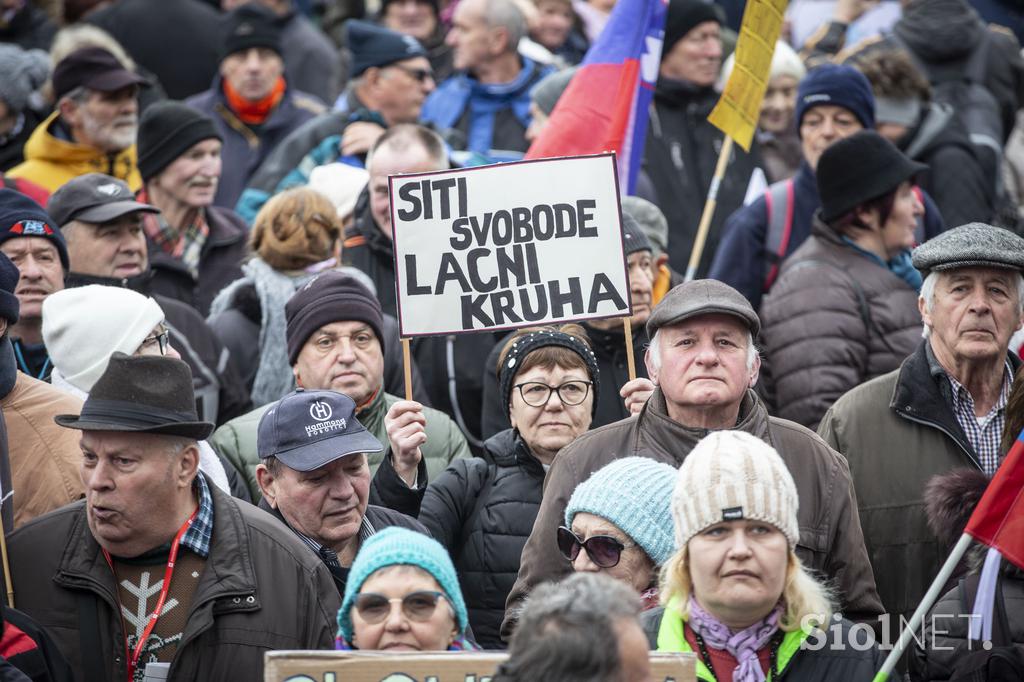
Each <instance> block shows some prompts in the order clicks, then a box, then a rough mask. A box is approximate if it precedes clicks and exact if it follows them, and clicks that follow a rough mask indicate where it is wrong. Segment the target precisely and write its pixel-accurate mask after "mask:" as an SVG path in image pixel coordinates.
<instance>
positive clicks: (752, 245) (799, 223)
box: [708, 163, 946, 310]
mask: <svg viewBox="0 0 1024 682" xmlns="http://www.w3.org/2000/svg"><path fill="white" fill-rule="evenodd" d="M793 182H794V186H793V229H792V232H791V233H790V238H789V244H788V246H787V248H786V251H785V253H784V254H783V256H782V258H783V260H784V259H785V258H787V257H788V256H789V254H791V253H793V252H794V251H796V249H797V248H798V247H799V246H800V245H801V244H803V243H804V240H805V239H807V238H808V237H809V236H810V235H811V225H812V223H813V222H814V221H813V218H814V212H815V211H817V210H818V209H819V208H821V197H820V196H819V195H818V183H817V181H816V180H815V179H814V171H813V170H811V167H810V166H809V165H807V163H802V164H801V165H800V170H799V172H797V174H796V177H795V178H793ZM922 194H923V196H924V228H925V236H926V237H927V238H928V239H931V238H932V237H934V236H935V235H937V234H939V233H940V232H942V231H943V230H944V229H946V228H945V223H943V221H942V215H941V214H940V213H939V209H938V207H936V205H935V202H934V201H932V199H931V197H929V196H928V195H927V194H925V193H923V192H922ZM767 231H768V208H767V205H766V202H765V198H764V197H763V196H761V197H758V198H757V199H756V200H754V201H752V202H751V203H749V204H747V205H746V206H743V207H741V208H739V209H737V210H736V212H734V213H733V214H732V215H731V216H729V218H728V220H726V222H725V229H724V232H723V235H722V240H721V242H719V244H718V250H717V251H715V259H714V260H713V261H712V263H711V270H710V271H709V272H708V277H709V278H710V279H717V280H721V281H722V282H725V283H726V284H728V285H729V286H731V287H733V288H734V289H736V290H737V291H739V292H740V293H741V294H743V295H744V296H746V297H747V300H749V301H750V304H751V305H752V306H754V309H755V310H757V309H758V308H760V307H761V296H762V295H763V294H764V282H765V278H766V277H767V276H768V271H769V269H770V268H771V266H772V265H774V264H775V260H776V257H775V254H773V253H768V250H767V249H766V248H765V237H766V234H767Z"/></svg>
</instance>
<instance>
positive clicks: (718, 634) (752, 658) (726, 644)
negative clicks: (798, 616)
mask: <svg viewBox="0 0 1024 682" xmlns="http://www.w3.org/2000/svg"><path fill="white" fill-rule="evenodd" d="M781 615H782V604H776V606H775V608H774V609H773V610H772V612H771V613H769V614H768V615H767V616H765V617H764V618H763V619H762V620H760V621H758V622H756V623H754V624H753V625H751V626H750V627H747V628H744V629H742V630H739V631H737V632H733V631H732V629H731V628H730V627H729V626H728V625H726V624H725V623H723V622H722V621H720V620H718V619H717V618H715V617H714V616H713V615H711V614H710V613H708V612H707V611H705V610H704V609H703V608H702V607H701V606H700V604H698V603H697V600H696V599H694V598H693V595H690V618H689V625H690V627H691V628H693V631H694V632H695V633H697V634H698V635H700V636H701V638H703V640H704V642H705V643H706V644H707V645H708V646H710V647H714V648H715V649H719V650H721V651H727V652H728V653H729V654H731V655H732V656H733V658H735V659H736V661H737V662H738V664H739V665H737V666H736V670H734V671H733V673H732V679H733V682H764V680H765V675H764V671H763V670H761V662H760V660H758V658H757V652H758V651H760V650H761V649H763V648H764V647H765V646H767V645H768V643H769V642H770V641H771V639H772V637H773V636H774V635H775V633H776V632H778V630H779V618H780V616H781Z"/></svg>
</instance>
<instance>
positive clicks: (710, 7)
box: [661, 0, 725, 58]
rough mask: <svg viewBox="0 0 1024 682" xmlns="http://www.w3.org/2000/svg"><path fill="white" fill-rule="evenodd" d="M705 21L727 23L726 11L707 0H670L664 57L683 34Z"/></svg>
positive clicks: (662, 50)
mask: <svg viewBox="0 0 1024 682" xmlns="http://www.w3.org/2000/svg"><path fill="white" fill-rule="evenodd" d="M705 21H714V22H715V23H717V24H718V25H722V24H724V23H725V13H724V12H723V11H722V8H721V7H719V6H718V5H715V4H713V3H711V2H708V1H705V0H669V3H668V16H667V17H666V18H665V41H664V43H663V44H662V47H661V56H662V58H664V57H665V55H667V54H668V53H669V52H670V51H671V50H672V46H673V45H675V44H676V43H677V42H679V41H680V40H682V38H683V36H685V35H686V34H687V33H689V32H690V31H692V30H693V29H694V27H695V26H697V25H698V24H703V23H704V22H705Z"/></svg>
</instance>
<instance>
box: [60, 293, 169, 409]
mask: <svg viewBox="0 0 1024 682" xmlns="http://www.w3.org/2000/svg"><path fill="white" fill-rule="evenodd" d="M163 319H164V311H163V310H161V309H160V306H159V304H157V302H156V301H154V300H153V299H151V298H147V297H145V296H143V295H142V294H140V293H137V292H135V291H132V290H131V289H123V288H121V287H106V286H101V285H99V284H90V285H89V286H85V287H77V288H74V289H64V290H63V291H58V292H56V293H53V294H50V295H49V296H47V297H46V300H45V301H43V342H44V343H45V344H46V350H47V352H49V354H50V360H51V361H52V362H53V366H54V368H56V369H58V370H60V373H61V374H62V375H63V376H64V379H66V380H67V382H68V383H69V384H71V385H72V386H74V387H76V388H78V389H80V390H82V391H85V392H86V393H88V392H90V391H92V387H93V384H95V383H96V380H97V379H99V378H100V375H101V374H103V372H104V371H105V370H106V369H107V363H108V362H110V356H111V355H112V354H113V353H114V351H121V352H122V353H127V354H129V355H131V354H132V353H134V352H135V351H137V350H138V349H139V346H141V345H142V342H143V341H144V340H145V339H146V337H147V336H149V335H150V334H151V333H152V331H153V328H154V327H156V326H157V325H158V324H160V323H161V322H163Z"/></svg>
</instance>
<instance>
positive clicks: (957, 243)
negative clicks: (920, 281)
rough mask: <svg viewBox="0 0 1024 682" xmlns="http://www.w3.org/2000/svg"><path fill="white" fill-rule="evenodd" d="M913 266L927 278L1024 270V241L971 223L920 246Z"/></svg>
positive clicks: (1014, 235)
mask: <svg viewBox="0 0 1024 682" xmlns="http://www.w3.org/2000/svg"><path fill="white" fill-rule="evenodd" d="M912 262H913V264H914V267H915V268H917V269H918V270H920V271H921V272H923V273H925V274H927V273H928V272H931V271H932V270H937V271H938V270H952V269H954V268H969V267H987V268H1006V269H1008V270H1024V239H1022V238H1020V237H1019V236H1017V235H1016V234H1014V233H1013V232H1010V231H1009V230H1005V229H1003V228H1001V227H995V226H994V225H987V224H985V223H968V224H966V225H961V226H960V227H954V228H953V229H952V230H946V231H945V232H943V233H942V234H940V235H938V236H937V237H934V238H932V239H929V240H928V241H926V242H925V243H924V244H921V246H919V247H917V248H916V249H914V253H913V256H912Z"/></svg>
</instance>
